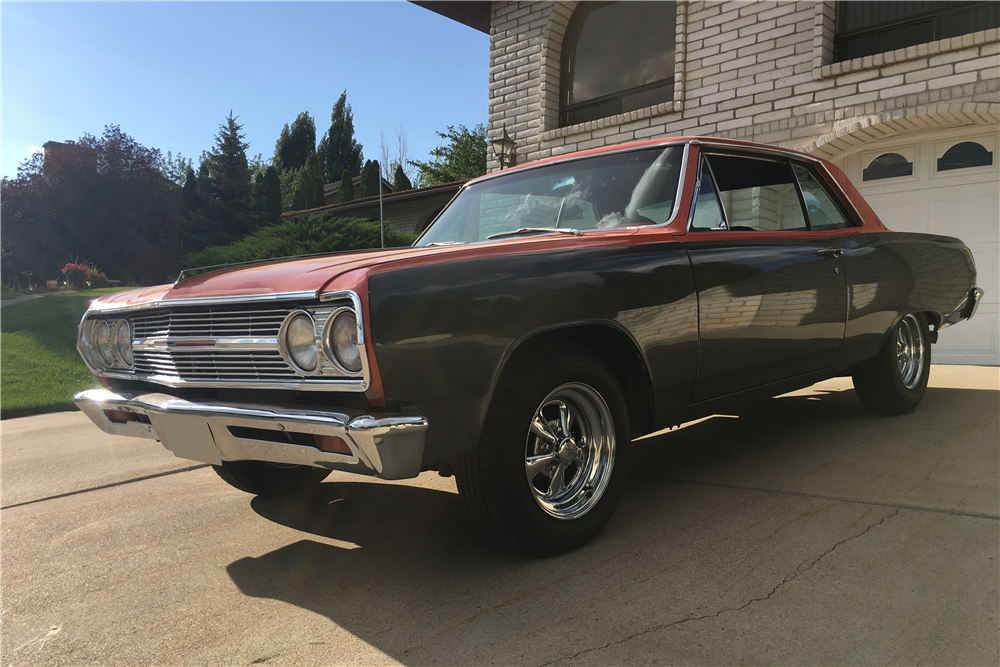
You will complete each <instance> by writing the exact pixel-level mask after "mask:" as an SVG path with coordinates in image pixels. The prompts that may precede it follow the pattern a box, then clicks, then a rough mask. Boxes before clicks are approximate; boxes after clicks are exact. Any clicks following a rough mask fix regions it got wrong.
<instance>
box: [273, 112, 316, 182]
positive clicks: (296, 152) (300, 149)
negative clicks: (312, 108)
mask: <svg viewBox="0 0 1000 667" xmlns="http://www.w3.org/2000/svg"><path fill="white" fill-rule="evenodd" d="M315 153H316V121H314V120H313V118H312V116H310V115H309V114H308V113H307V112H305V111H303V112H302V113H300V114H299V115H298V116H297V117H296V118H295V120H294V121H293V122H292V126H291V128H289V127H288V125H285V127H284V128H282V130H281V135H280V136H279V137H278V142H277V144H276V145H275V147H274V163H275V165H276V166H277V167H278V169H301V168H302V167H304V166H305V164H306V160H308V159H309V156H310V155H313V154H315Z"/></svg>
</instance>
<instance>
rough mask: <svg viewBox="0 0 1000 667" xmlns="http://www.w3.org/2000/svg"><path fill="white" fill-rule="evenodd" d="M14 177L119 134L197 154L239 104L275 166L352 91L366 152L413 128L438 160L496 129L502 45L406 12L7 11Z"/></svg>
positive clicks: (403, 8)
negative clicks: (445, 147) (491, 125)
mask: <svg viewBox="0 0 1000 667" xmlns="http://www.w3.org/2000/svg"><path fill="white" fill-rule="evenodd" d="M0 12H2V57H3V66H2V68H3V69H2V77H3V78H2V87H3V91H2V92H3V98H2V121H3V127H2V131H3V135H2V139H3V158H2V159H3V163H2V169H3V175H4V176H14V175H15V174H16V171H17V166H18V164H20V163H21V162H22V161H23V160H24V159H25V158H27V157H28V156H29V151H30V150H31V147H32V146H41V145H42V144H43V143H45V142H46V141H49V140H54V141H65V140H68V139H78V138H79V137H80V136H81V135H82V134H84V133H85V132H89V133H91V134H95V135H100V134H101V132H102V131H103V129H104V126H105V125H110V124H117V125H120V126H121V128H122V130H123V131H124V132H126V133H128V134H129V135H131V136H132V137H133V138H134V139H136V140H137V141H138V142H139V143H141V144H143V145H145V146H148V147H153V148H159V149H160V150H161V151H163V153H164V155H166V152H167V151H168V150H169V151H172V152H173V153H174V154H175V155H176V154H177V153H181V154H183V155H184V156H185V157H188V158H194V159H195V163H196V166H197V158H198V156H199V155H200V154H201V152H202V151H203V150H208V149H210V148H211V147H212V144H213V138H214V136H215V134H216V132H217V131H218V128H219V124H220V123H222V122H223V120H224V119H225V117H226V115H227V114H228V113H229V111H230V109H232V111H233V113H234V114H235V115H236V116H238V117H239V122H240V123H242V124H243V126H244V127H243V131H244V133H245V134H246V140H247V141H249V142H250V148H249V149H248V151H247V152H248V154H250V155H251V156H252V155H256V154H258V153H261V154H263V156H264V157H265V158H270V157H271V156H272V154H273V153H274V142H275V141H276V140H277V138H278V134H279V133H280V132H281V128H282V126H283V125H284V124H285V123H289V124H290V123H291V122H292V121H293V120H294V119H295V116H296V115H297V114H298V113H299V112H301V111H308V112H309V113H310V114H311V115H312V116H313V118H315V119H316V126H317V139H318V138H319V136H322V134H323V132H324V130H326V128H327V127H329V125H330V110H331V108H332V106H333V103H334V102H335V101H336V100H337V97H338V96H339V95H340V93H341V92H342V91H344V90H345V89H346V90H347V101H348V103H350V105H351V107H352V108H353V111H354V128H355V136H356V138H357V140H358V141H359V142H360V143H361V144H363V146H364V152H365V158H366V159H377V158H378V157H379V142H380V135H381V133H382V132H385V134H386V136H387V137H390V138H394V136H395V131H396V129H398V127H399V126H400V124H402V125H403V127H404V128H405V129H406V134H407V137H408V140H409V149H410V151H409V152H410V157H411V158H414V159H420V160H424V159H426V158H427V154H428V152H429V151H430V150H431V149H432V148H434V147H435V146H437V145H438V144H439V143H440V139H439V137H438V136H437V135H436V134H434V132H435V131H436V130H441V131H443V130H444V129H445V127H446V126H447V125H459V124H463V125H466V126H468V127H472V126H473V125H476V124H477V123H485V122H486V116H487V86H488V78H487V77H488V71H489V37H488V36H487V35H485V34H483V33H481V32H478V31H476V30H473V29H472V28H469V27H467V26H464V25H461V24H459V23H456V22H454V21H451V20H449V19H446V18H444V17H442V16H439V15H437V14H434V13H432V12H430V11H428V10H426V9H422V8H420V7H417V6H415V5H412V4H410V3H407V2H302V3H276V2H252V3H243V2H222V3H207V2H167V3H139V2H112V3H82V2H81V3H76V2H74V3H15V2H6V1H5V2H3V3H2V5H0Z"/></svg>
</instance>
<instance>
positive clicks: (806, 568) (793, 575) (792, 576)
mask: <svg viewBox="0 0 1000 667" xmlns="http://www.w3.org/2000/svg"><path fill="white" fill-rule="evenodd" d="M901 511H902V508H896V511H894V512H892V513H891V514H886V515H885V516H884V517H882V518H881V519H879V520H878V521H876V522H874V523H872V524H870V525H869V526H868V527H867V528H865V529H864V530H863V531H861V532H860V533H858V534H856V535H852V536H851V537H846V538H844V539H843V540H841V541H839V542H837V543H836V544H834V545H833V546H832V547H830V548H829V549H827V550H826V551H824V552H822V553H821V554H819V555H818V556H816V558H814V559H813V560H812V562H810V563H809V564H808V565H801V564H800V565H799V566H798V567H796V568H795V570H794V571H793V572H792V573H791V574H789V575H788V576H786V577H785V578H784V579H782V580H781V581H780V582H779V583H778V584H777V585H775V587H774V588H772V589H771V591H770V592H769V593H768V594H767V595H765V596H763V597H756V598H750V599H749V600H747V601H746V602H745V603H744V604H742V605H740V606H739V607H726V608H724V609H720V610H718V611H716V612H715V613H712V614H703V615H701V616H692V617H689V618H682V619H680V620H679V621H673V622H672V623H664V624H662V625H656V626H653V627H651V628H646V629H645V630H642V631H640V632H636V633H633V634H631V635H628V636H627V637H623V638H621V639H618V640H615V641H612V642H608V643H607V644H604V645H603V646H595V647H593V648H587V649H583V650H582V651H578V652H576V653H574V654H573V655H570V656H566V657H564V658H556V659H555V660H550V661H549V662H546V663H542V664H541V665H540V666H539V667H548V666H549V665H554V664H557V663H560V662H565V661H567V660H570V661H572V660H575V659H576V658H579V657H580V656H581V655H584V654H587V653H594V652H596V651H603V650H605V649H608V648H611V647H612V646H618V645H620V644H624V643H626V642H629V641H632V640H633V639H636V638H637V637H642V636H643V635H648V634H650V633H652V632H659V631H661V630H666V629H668V628H672V627H676V626H678V625H683V624H685V623H691V622H693V621H703V620H705V619H710V618H718V617H719V616H721V615H722V614H725V613H727V612H738V611H743V610H744V609H746V608H747V607H749V606H750V605H752V604H756V603H758V602H766V601H767V600H770V599H771V596H773V595H774V594H775V593H777V592H778V590H779V589H780V588H781V587H783V586H784V585H785V584H788V583H791V582H792V581H794V580H795V579H797V578H798V577H799V575H801V574H803V573H805V572H808V571H809V570H811V569H813V568H814V567H816V565H817V564H818V563H819V562H820V561H821V560H823V559H824V558H825V557H826V556H828V555H829V554H831V553H833V552H834V551H835V550H836V549H837V548H839V547H841V546H843V545H844V544H847V543H848V542H851V541H853V540H856V539H858V538H860V537H864V536H865V535H867V534H868V533H869V532H870V531H871V530H873V529H875V528H877V527H878V526H881V525H882V524H883V523H885V521H886V520H887V519H890V518H892V517H894V516H897V515H899V513H900V512H901Z"/></svg>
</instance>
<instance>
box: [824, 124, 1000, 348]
mask: <svg viewBox="0 0 1000 667" xmlns="http://www.w3.org/2000/svg"><path fill="white" fill-rule="evenodd" d="M998 145H1000V135H998V133H997V130H996V128H995V127H993V128H989V127H987V128H983V127H979V128H978V129H973V128H970V129H966V130H951V131H937V132H926V131H925V132H921V133H918V134H913V135H908V136H907V137H906V138H905V139H894V140H885V141H878V142H873V143H871V144H867V145H865V146H863V147H861V148H860V149H858V150H856V151H855V152H853V154H851V155H849V156H848V157H846V158H843V159H841V160H839V161H838V162H839V163H840V164H839V166H840V167H841V168H843V169H844V170H845V171H846V172H847V175H848V176H849V177H850V179H851V181H853V182H854V184H855V185H857V186H858V189H859V190H860V191H861V194H862V195H864V197H865V199H866V200H867V201H868V203H869V204H871V206H872V208H874V209H875V212H876V213H877V214H878V216H879V218H881V220H882V222H883V223H885V225H886V227H888V228H889V229H891V230H893V231H900V232H925V233H931V234H942V235H945V236H955V237H958V238H960V239H962V240H963V241H964V242H965V243H966V245H968V246H969V248H970V249H971V250H972V254H973V256H974V257H975V260H976V269H977V271H978V280H977V283H978V285H979V287H981V288H983V289H984V290H985V291H986V294H985V296H984V297H983V301H982V302H981V304H980V306H979V310H978V311H977V312H976V316H975V317H974V318H973V319H972V320H970V321H968V322H962V323H960V324H958V325H956V326H953V327H950V328H947V329H944V330H942V331H941V335H940V337H939V339H938V343H937V345H935V346H934V348H933V359H934V362H935V363H942V364H978V365H991V366H997V365H1000V307H998V304H1000V171H998V168H997V165H998V162H1000V160H998V155H997V148H998Z"/></svg>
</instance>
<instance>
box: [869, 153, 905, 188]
mask: <svg viewBox="0 0 1000 667" xmlns="http://www.w3.org/2000/svg"><path fill="white" fill-rule="evenodd" d="M912 175H913V163H912V162H910V161H909V160H907V159H906V158H905V157H903V156H902V155H900V154H899V153H885V154H883V155H879V156H878V157H877V158H875V159H874V160H872V161H871V164H869V165H868V166H867V167H866V168H865V169H864V170H863V171H862V172H861V180H863V181H880V180H882V179H884V178H899V177H901V176H912Z"/></svg>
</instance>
